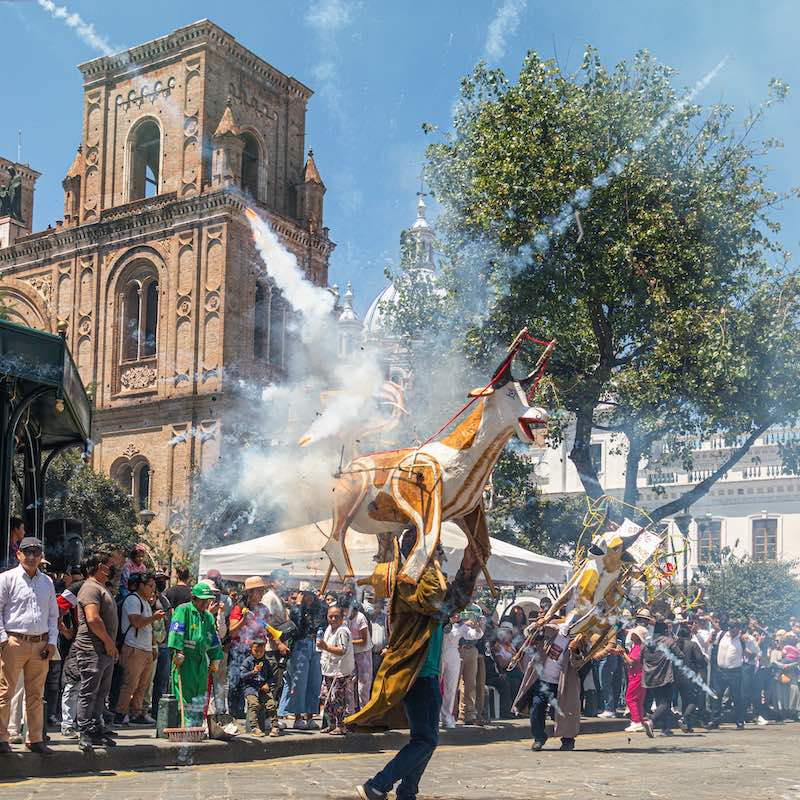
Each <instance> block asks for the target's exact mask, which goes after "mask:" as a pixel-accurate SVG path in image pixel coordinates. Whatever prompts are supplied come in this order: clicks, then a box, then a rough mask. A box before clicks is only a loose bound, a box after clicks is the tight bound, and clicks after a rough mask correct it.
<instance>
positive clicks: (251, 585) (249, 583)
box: [244, 575, 267, 592]
mask: <svg viewBox="0 0 800 800" xmlns="http://www.w3.org/2000/svg"><path fill="white" fill-rule="evenodd" d="M266 588H267V584H266V583H264V579H263V578H262V577H260V576H259V575H253V576H252V577H250V578H245V581H244V590H245V591H246V592H247V591H249V590H250V589H266Z"/></svg>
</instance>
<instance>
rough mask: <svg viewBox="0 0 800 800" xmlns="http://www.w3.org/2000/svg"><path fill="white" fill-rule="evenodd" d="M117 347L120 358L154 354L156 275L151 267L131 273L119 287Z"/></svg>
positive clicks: (155, 337) (156, 333) (156, 322)
mask: <svg viewBox="0 0 800 800" xmlns="http://www.w3.org/2000/svg"><path fill="white" fill-rule="evenodd" d="M121 294H122V303H121V320H120V333H121V338H122V341H121V347H120V352H121V354H122V360H123V361H139V360H141V359H143V358H151V357H153V356H155V355H156V351H157V341H158V277H157V276H156V274H155V272H154V271H153V270H152V268H151V267H149V266H146V267H143V268H142V270H140V271H138V272H135V273H134V275H132V276H131V277H130V278H129V279H128V280H127V281H125V283H124V284H123V288H122V292H121Z"/></svg>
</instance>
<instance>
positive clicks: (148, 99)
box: [117, 78, 175, 111]
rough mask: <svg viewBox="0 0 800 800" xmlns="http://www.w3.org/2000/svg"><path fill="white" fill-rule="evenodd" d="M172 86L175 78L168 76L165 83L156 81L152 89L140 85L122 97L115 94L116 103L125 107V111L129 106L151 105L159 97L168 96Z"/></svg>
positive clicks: (173, 86)
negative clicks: (137, 88) (139, 87)
mask: <svg viewBox="0 0 800 800" xmlns="http://www.w3.org/2000/svg"><path fill="white" fill-rule="evenodd" d="M174 88H175V78H169V79H168V80H167V82H166V83H162V82H161V81H156V82H155V83H154V84H153V88H152V89H150V88H149V87H148V86H142V88H141V90H140V91H139V92H137V91H136V89H131V90H130V91H129V92H128V96H127V97H123V96H122V95H121V94H119V95H117V105H118V106H120V107H121V108H123V109H125V111H127V110H128V109H129V108H130V107H131V106H136V107H137V108H141V107H142V106H143V105H144V104H145V103H150V105H153V104H154V103H155V102H156V100H158V99H159V98H161V97H165V98H166V97H169V96H170V94H171V93H172V90H173V89H174Z"/></svg>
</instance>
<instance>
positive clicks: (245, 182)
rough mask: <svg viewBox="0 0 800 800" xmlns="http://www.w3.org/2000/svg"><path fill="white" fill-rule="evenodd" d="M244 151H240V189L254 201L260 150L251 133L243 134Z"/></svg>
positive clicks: (256, 198)
mask: <svg viewBox="0 0 800 800" xmlns="http://www.w3.org/2000/svg"><path fill="white" fill-rule="evenodd" d="M242 140H243V141H244V149H243V150H242V189H244V191H245V192H247V193H248V194H249V195H250V196H251V197H252V198H253V199H254V200H258V199H259V197H258V183H259V180H258V179H259V175H258V172H259V161H260V158H261V150H260V148H259V146H258V142H257V141H256V137H255V136H253V134H252V133H246V132H245V133H243V134H242Z"/></svg>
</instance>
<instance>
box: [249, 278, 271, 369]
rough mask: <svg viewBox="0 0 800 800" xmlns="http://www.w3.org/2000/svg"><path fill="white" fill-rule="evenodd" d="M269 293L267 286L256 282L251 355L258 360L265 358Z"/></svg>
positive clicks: (264, 359)
mask: <svg viewBox="0 0 800 800" xmlns="http://www.w3.org/2000/svg"><path fill="white" fill-rule="evenodd" d="M269 294H270V292H269V288H268V287H267V286H265V285H264V284H263V283H261V282H260V281H259V282H258V283H257V284H256V300H255V304H254V308H253V356H254V357H255V358H257V359H259V360H260V361H266V359H267V337H268V335H269Z"/></svg>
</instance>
